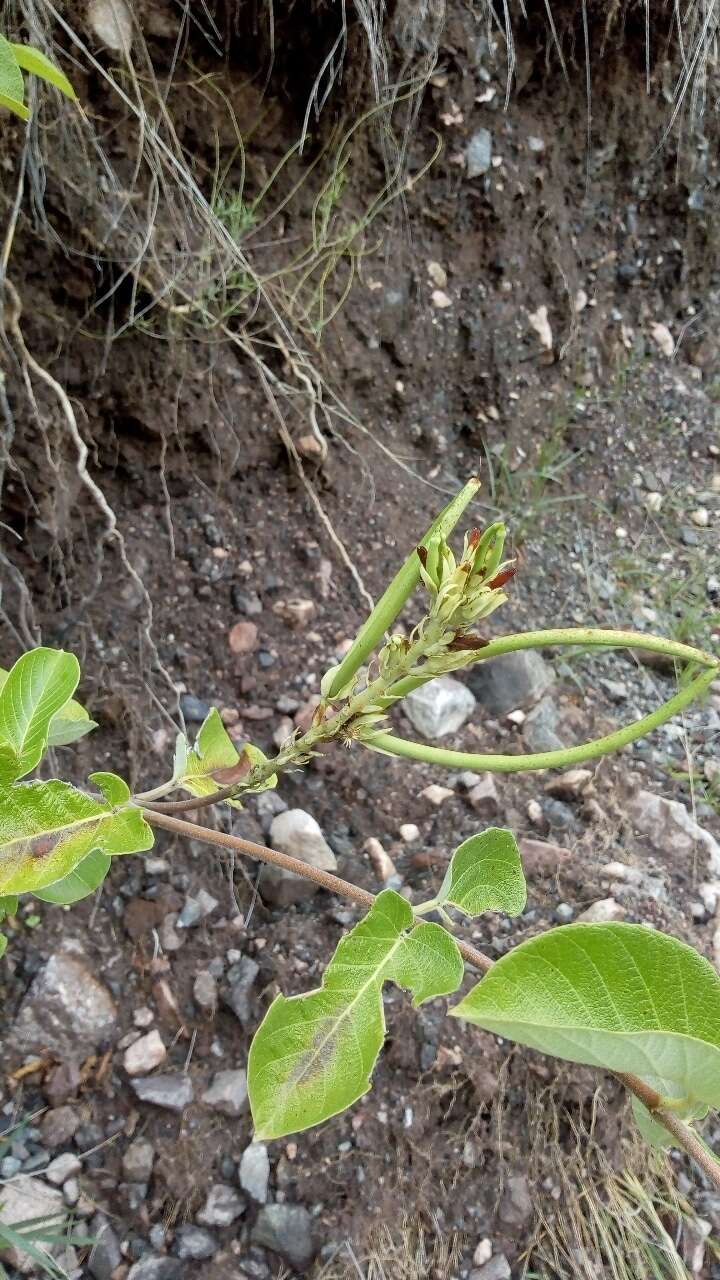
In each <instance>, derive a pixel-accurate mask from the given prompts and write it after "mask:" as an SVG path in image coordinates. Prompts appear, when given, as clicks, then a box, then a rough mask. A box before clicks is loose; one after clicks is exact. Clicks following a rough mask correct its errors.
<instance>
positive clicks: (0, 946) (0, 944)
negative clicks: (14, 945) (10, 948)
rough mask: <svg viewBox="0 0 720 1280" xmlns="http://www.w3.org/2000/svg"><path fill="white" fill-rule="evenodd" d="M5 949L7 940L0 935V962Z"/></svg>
mask: <svg viewBox="0 0 720 1280" xmlns="http://www.w3.org/2000/svg"><path fill="white" fill-rule="evenodd" d="M6 948H7V938H6V937H5V934H4V933H0V960H1V959H2V957H3V956H4V955H5V951H6Z"/></svg>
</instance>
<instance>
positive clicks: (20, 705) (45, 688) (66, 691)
mask: <svg viewBox="0 0 720 1280" xmlns="http://www.w3.org/2000/svg"><path fill="white" fill-rule="evenodd" d="M79 679H80V665H79V663H78V660H77V658H76V657H75V655H74V653H64V652H63V651H62V650H61V649H32V650H31V651H30V652H29V653H24V654H23V655H22V657H21V658H18V660H17V662H16V663H15V665H14V667H13V668H12V670H11V671H10V673H9V674H8V676H7V677H6V679H5V680H4V682H3V686H2V691H0V787H1V786H8V785H9V784H10V783H11V782H14V781H15V779H16V778H21V777H22V776H23V774H26V773H30V771H31V770H32V769H34V768H35V766H36V765H37V764H39V763H40V760H41V759H42V756H43V753H44V752H45V749H46V747H47V741H48V732H49V728H50V722H51V720H52V718H53V716H54V715H55V713H56V712H57V711H59V710H60V708H61V707H64V706H65V704H66V703H67V701H68V699H69V698H71V697H72V694H73V693H74V692H75V689H76V687H77V683H78V680H79Z"/></svg>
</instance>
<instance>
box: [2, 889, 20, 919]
mask: <svg viewBox="0 0 720 1280" xmlns="http://www.w3.org/2000/svg"><path fill="white" fill-rule="evenodd" d="M17 909H18V900H17V894H15V893H10V894H8V895H7V897H5V898H0V920H4V919H5V918H6V917H7V916H14V915H15V912H16V911H17Z"/></svg>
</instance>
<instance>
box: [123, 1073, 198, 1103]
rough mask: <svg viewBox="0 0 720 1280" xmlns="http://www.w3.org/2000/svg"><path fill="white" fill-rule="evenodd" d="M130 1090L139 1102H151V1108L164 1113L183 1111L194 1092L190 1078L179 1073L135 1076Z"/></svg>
mask: <svg viewBox="0 0 720 1280" xmlns="http://www.w3.org/2000/svg"><path fill="white" fill-rule="evenodd" d="M132 1088H133V1091H134V1093H135V1096H136V1097H137V1098H139V1099H140V1101H141V1102H151V1103H152V1104H153V1106H156V1107H163V1108H164V1109H165V1110H166V1111H184V1110H185V1107H188V1106H189V1105H190V1103H191V1102H192V1100H193V1097H194V1092H195V1091H194V1089H193V1084H192V1080H191V1079H190V1077H189V1076H186V1075H180V1074H179V1073H178V1074H170V1073H167V1074H166V1075H157V1076H136V1077H135V1078H134V1080H133V1081H132Z"/></svg>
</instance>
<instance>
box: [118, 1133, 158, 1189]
mask: <svg viewBox="0 0 720 1280" xmlns="http://www.w3.org/2000/svg"><path fill="white" fill-rule="evenodd" d="M154 1163H155V1148H154V1147H153V1144H152V1142H148V1140H147V1138H136V1139H135V1141H134V1142H131V1143H130V1146H129V1147H128V1149H127V1151H126V1152H125V1155H124V1156H123V1159H122V1166H123V1173H124V1174H125V1177H126V1178H127V1180H128V1182H149V1181H150V1178H151V1176H152V1171H153V1164H154Z"/></svg>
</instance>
